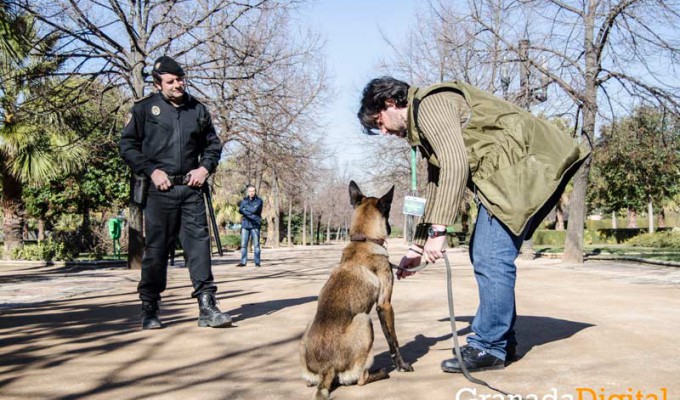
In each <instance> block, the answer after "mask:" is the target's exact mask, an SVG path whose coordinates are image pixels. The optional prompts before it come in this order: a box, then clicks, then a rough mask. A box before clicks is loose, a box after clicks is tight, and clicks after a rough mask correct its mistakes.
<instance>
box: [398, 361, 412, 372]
mask: <svg viewBox="0 0 680 400" xmlns="http://www.w3.org/2000/svg"><path fill="white" fill-rule="evenodd" d="M397 371H399V372H413V367H412V366H411V364H409V363H401V365H399V366H397Z"/></svg>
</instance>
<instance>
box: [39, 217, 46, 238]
mask: <svg viewBox="0 0 680 400" xmlns="http://www.w3.org/2000/svg"><path fill="white" fill-rule="evenodd" d="M43 240H45V220H44V219H42V218H38V242H42V241H43Z"/></svg>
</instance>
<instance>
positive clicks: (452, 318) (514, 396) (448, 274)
mask: <svg viewBox="0 0 680 400" xmlns="http://www.w3.org/2000/svg"><path fill="white" fill-rule="evenodd" d="M444 262H445V263H446V292H447V295H448V299H449V320H450V321H451V336H452V337H453V348H454V349H455V353H456V360H458V365H460V369H461V370H462V371H463V375H465V378H467V380H468V381H470V382H472V383H475V384H477V385H481V386H486V387H487V388H489V389H491V390H493V391H495V392H498V393H501V394H503V395H504V396H508V397H510V398H511V399H512V400H521V399H522V396H520V395H517V394H512V393H508V392H504V391H502V390H500V389H497V388H495V387H493V386H491V385H489V384H488V383H486V382H484V381H483V380H481V379H477V378H475V377H474V376H472V375H470V372H469V371H468V370H467V367H466V366H465V363H463V355H462V354H461V353H460V345H459V344H458V329H457V328H456V313H455V312H454V310H453V282H452V279H451V264H450V263H449V257H448V256H447V255H446V252H444ZM423 265H427V264H423ZM421 267H422V265H421ZM421 269H422V268H421ZM414 270H415V269H413V270H409V271H414Z"/></svg>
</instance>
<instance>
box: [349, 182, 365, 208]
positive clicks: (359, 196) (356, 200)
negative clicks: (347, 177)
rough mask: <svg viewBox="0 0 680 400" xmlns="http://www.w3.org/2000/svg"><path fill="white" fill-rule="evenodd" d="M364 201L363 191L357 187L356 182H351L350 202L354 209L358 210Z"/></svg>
mask: <svg viewBox="0 0 680 400" xmlns="http://www.w3.org/2000/svg"><path fill="white" fill-rule="evenodd" d="M363 199H364V195H363V193H361V189H359V186H357V184H356V182H354V181H350V182H349V202H350V203H351V204H352V207H354V208H356V207H357V206H358V205H359V204H361V200H363Z"/></svg>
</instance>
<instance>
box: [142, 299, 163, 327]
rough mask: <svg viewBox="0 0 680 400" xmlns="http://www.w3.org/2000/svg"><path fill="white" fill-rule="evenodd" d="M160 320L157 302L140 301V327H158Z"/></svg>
mask: <svg viewBox="0 0 680 400" xmlns="http://www.w3.org/2000/svg"><path fill="white" fill-rule="evenodd" d="M161 326H162V325H161V320H160V318H158V302H157V301H142V329H160V328H161Z"/></svg>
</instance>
